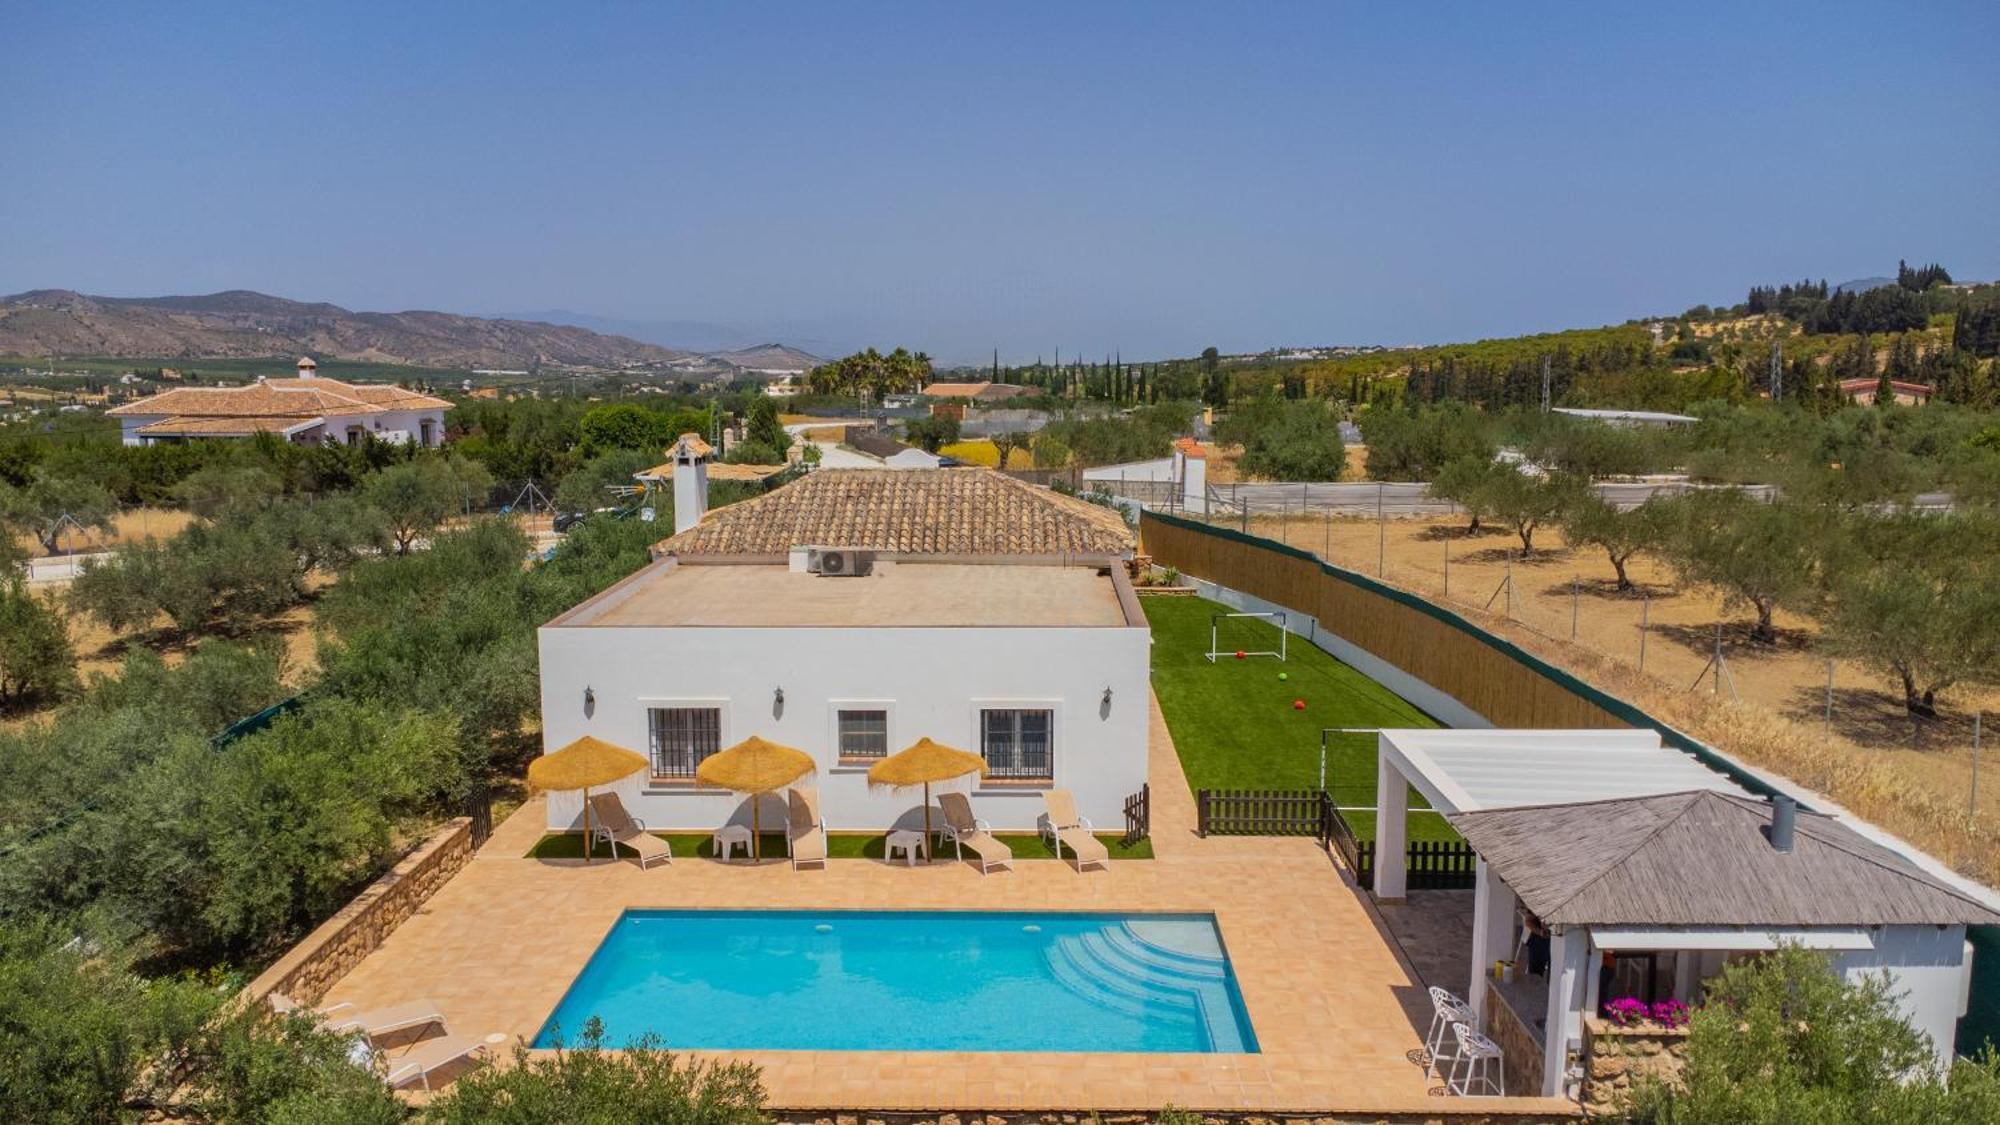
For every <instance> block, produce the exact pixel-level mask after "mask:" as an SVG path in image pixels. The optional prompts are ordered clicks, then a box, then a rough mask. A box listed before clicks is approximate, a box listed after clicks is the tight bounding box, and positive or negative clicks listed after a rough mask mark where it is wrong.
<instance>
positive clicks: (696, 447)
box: [668, 434, 710, 535]
mask: <svg viewBox="0 0 2000 1125" xmlns="http://www.w3.org/2000/svg"><path fill="white" fill-rule="evenodd" d="M709 452H710V450H709V445H708V443H707V442H705V441H703V440H701V437H700V435H698V434H682V435H681V437H680V440H679V441H676V442H675V443H674V447H673V448H672V449H670V450H668V453H669V454H671V455H672V460H673V464H674V534H675V535H679V534H680V533H681V532H683V531H686V530H687V529H688V528H690V527H693V526H694V525H695V524H698V523H700V522H701V517H702V516H703V515H706V514H707V512H708V455H709Z"/></svg>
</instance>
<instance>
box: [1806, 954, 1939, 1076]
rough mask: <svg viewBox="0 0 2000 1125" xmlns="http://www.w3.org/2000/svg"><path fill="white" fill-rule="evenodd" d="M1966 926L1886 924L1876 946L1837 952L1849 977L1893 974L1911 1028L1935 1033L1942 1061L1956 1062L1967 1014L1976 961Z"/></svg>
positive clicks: (1835, 958) (1840, 965) (1934, 1042)
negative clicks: (1961, 1023) (1960, 1031)
mask: <svg viewBox="0 0 2000 1125" xmlns="http://www.w3.org/2000/svg"><path fill="white" fill-rule="evenodd" d="M1965 954H1966V948H1965V927H1964V926H1884V927H1882V929H1880V930H1878V931H1876V935H1875V948H1874V949H1864V950H1855V951H1853V952H1849V953H1836V954H1833V955H1832V957H1833V966H1834V968H1835V969H1837V970H1839V972H1840V974H1841V976H1843V977H1845V978H1846V979H1847V980H1849V981H1850V982H1852V981H1858V980H1860V979H1861V978H1862V977H1864V976H1867V975H1870V974H1881V973H1884V972H1886V973H1888V974H1889V992H1890V993H1891V994H1892V995H1895V996H1896V997H1897V1003H1898V1004H1900V1005H1901V1006H1902V1009H1903V1018H1904V1019H1906V1020H1908V1021H1909V1024H1910V1026H1911V1027H1914V1028H1916V1029H1917V1030H1918V1031H1921V1032H1923V1033H1924V1034H1925V1035H1928V1036H1930V1037H1931V1043H1932V1045H1934V1046H1935V1047H1936V1048H1937V1051H1938V1062H1939V1064H1940V1065H1943V1066H1949V1065H1951V1058H1952V1043H1953V1041H1954V1040H1955V1039H1956V1038H1957V1035H1958V1018H1959V1017H1960V1016H1961V1015H1964V1014H1965V999H1966V995H1967V992H1966V990H1967V989H1968V988H1969V987H1970V984H1971V982H1970V980H1969V979H1968V978H1969V977H1970V975H1971V973H1972V963H1971V961H1970V960H1969V959H1968V958H1967V957H1966V955H1965Z"/></svg>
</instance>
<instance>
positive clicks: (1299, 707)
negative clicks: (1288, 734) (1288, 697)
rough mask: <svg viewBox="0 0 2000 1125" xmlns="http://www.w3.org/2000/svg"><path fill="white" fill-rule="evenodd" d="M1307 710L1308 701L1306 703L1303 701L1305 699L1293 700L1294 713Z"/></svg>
mask: <svg viewBox="0 0 2000 1125" xmlns="http://www.w3.org/2000/svg"><path fill="white" fill-rule="evenodd" d="M1305 709H1306V701H1305V700H1303V699H1294V700H1292V710H1294V711H1303V710H1305Z"/></svg>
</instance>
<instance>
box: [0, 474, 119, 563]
mask: <svg viewBox="0 0 2000 1125" xmlns="http://www.w3.org/2000/svg"><path fill="white" fill-rule="evenodd" d="M117 515H118V501H117V500H116V499H115V498H114V497H113V496H112V495H111V493H110V492H109V491H107V490H106V489H105V488H104V486H102V485H99V484H96V483H93V482H91V481H87V480H84V479H82V478H80V477H55V476H44V477H39V478H37V479H36V480H35V481H34V482H33V483H31V484H29V485H27V486H26V487H23V488H10V487H0V525H4V526H6V527H8V528H11V529H13V530H15V531H19V532H24V533H26V534H29V535H32V536H34V537H35V542H37V543H39V544H41V547H42V553H43V554H48V555H53V554H55V553H56V551H57V550H58V549H59V548H60V546H61V544H62V535H63V532H64V531H65V530H70V529H96V530H98V531H109V530H111V527H112V525H113V521H114V520H115V519H116V518H117Z"/></svg>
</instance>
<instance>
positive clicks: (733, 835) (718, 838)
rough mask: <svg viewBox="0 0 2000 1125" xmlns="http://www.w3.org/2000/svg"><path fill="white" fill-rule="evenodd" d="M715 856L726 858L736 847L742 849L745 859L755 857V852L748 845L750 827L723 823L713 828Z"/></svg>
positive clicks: (721, 858)
mask: <svg viewBox="0 0 2000 1125" xmlns="http://www.w3.org/2000/svg"><path fill="white" fill-rule="evenodd" d="M714 844H715V858H717V859H720V860H725V861H726V860H728V859H729V857H730V856H731V855H732V854H734V853H735V851H736V849H737V848H742V849H743V856H744V858H746V859H755V858H756V852H755V851H753V850H752V849H751V846H750V829H748V828H746V827H744V826H743V825H741V824H725V825H723V826H722V827H720V828H718V829H716V830H715V837H714Z"/></svg>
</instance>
